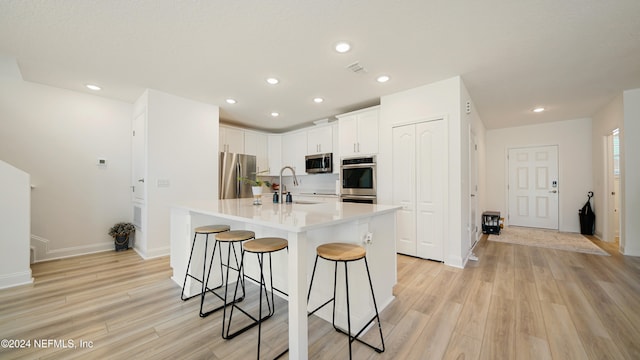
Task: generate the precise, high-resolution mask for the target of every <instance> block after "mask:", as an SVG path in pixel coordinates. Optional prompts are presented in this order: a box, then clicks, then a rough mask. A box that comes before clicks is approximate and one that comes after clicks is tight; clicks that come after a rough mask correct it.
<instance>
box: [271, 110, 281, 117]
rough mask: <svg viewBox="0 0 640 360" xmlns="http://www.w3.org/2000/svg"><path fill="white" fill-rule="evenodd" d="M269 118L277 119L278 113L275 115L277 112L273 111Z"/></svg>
mask: <svg viewBox="0 0 640 360" xmlns="http://www.w3.org/2000/svg"><path fill="white" fill-rule="evenodd" d="M271 116H273V117H278V116H280V113H277V112H275V111H274V112H272V113H271Z"/></svg>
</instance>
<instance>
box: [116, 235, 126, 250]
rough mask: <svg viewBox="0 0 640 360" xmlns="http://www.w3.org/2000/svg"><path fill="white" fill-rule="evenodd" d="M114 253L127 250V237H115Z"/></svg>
mask: <svg viewBox="0 0 640 360" xmlns="http://www.w3.org/2000/svg"><path fill="white" fill-rule="evenodd" d="M114 242H115V244H116V251H121V250H127V249H128V248H129V235H124V236H119V235H118V236H116V237H115V240H114Z"/></svg>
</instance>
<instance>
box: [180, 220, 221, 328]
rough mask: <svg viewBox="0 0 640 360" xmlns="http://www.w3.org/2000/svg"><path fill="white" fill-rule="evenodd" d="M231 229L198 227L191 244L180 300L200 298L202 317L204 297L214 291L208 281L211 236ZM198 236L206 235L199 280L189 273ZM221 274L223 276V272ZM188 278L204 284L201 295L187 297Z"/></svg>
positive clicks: (214, 226) (201, 314)
mask: <svg viewBox="0 0 640 360" xmlns="http://www.w3.org/2000/svg"><path fill="white" fill-rule="evenodd" d="M229 229H231V228H230V227H229V225H207V226H200V227H197V228H195V230H194V235H193V242H192V243H191V253H190V254H189V262H188V263H187V270H186V271H185V274H184V281H183V282H182V293H181V294H180V299H182V301H186V300H189V299H191V298H194V297H196V296H200V316H203V313H202V306H203V304H204V295H205V293H206V292H207V291H212V289H210V288H209V287H208V280H209V274H210V273H211V266H209V271H208V272H207V246H208V244H209V235H210V234H217V233H221V232H225V231H229ZM198 235H205V238H204V259H203V261H202V278H198V277H196V276H194V275H192V274H190V273H189V270H190V268H191V259H192V258H193V249H194V248H195V246H196V238H197V237H198ZM214 255H215V245H214V248H213V254H212V255H211V258H212V259H213V256H214ZM205 274H207V276H206V277H205ZM220 274H221V275H222V272H221V273H220ZM187 278H192V279H193V280H195V281H197V282H199V283H201V284H202V290H201V291H200V293H198V294H195V295H191V296H189V297H185V295H184V288H185V287H186V285H187ZM205 279H206V281H205Z"/></svg>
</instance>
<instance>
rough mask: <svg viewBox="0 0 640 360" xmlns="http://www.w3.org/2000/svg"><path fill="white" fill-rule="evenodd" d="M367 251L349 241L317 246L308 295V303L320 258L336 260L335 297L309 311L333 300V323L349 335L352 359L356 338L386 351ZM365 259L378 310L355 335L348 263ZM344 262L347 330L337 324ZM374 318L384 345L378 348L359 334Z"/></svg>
mask: <svg viewBox="0 0 640 360" xmlns="http://www.w3.org/2000/svg"><path fill="white" fill-rule="evenodd" d="M366 255H367V251H366V250H365V249H364V248H363V247H362V246H359V245H356V244H347V243H329V244H324V245H320V246H318V247H317V248H316V260H315V263H314V264H313V273H312V274H311V283H310V284H309V294H308V295H307V303H309V299H310V297H311V288H312V287H313V278H314V276H315V274H316V266H317V265H318V258H319V257H321V258H323V259H325V260H328V261H333V262H334V268H333V298H331V299H329V300H328V301H327V302H325V303H324V304H322V305H320V306H319V307H317V308H316V309H315V310H313V311H311V312H310V313H309V316H310V315H313V314H314V313H315V312H316V311H318V310H320V309H321V308H323V307H324V306H325V305H327V304H329V303H330V302H333V318H332V324H333V328H334V329H336V331H338V332H340V333H343V334H345V335H347V336H348V337H349V359H351V343H352V342H353V341H355V340H357V341H359V342H361V343H363V344H365V345H367V346H368V347H370V348H372V349H373V350H375V351H376V352H378V353H381V352H384V339H383V337H382V326H381V325H380V316H379V315H378V305H377V304H376V297H375V295H374V294H373V283H372V282H371V275H370V273H369V265H368V264H367V257H366ZM361 259H364V266H365V268H366V269H367V278H368V279H369V288H370V289H371V297H372V298H373V307H374V309H375V311H376V314H375V316H374V317H372V318H371V320H369V321H368V322H367V323H366V324H365V325H364V326H363V327H362V329H360V331H358V332H357V333H356V334H355V335H353V336H352V335H351V312H350V308H349V306H350V305H349V272H348V269H347V263H349V262H352V261H358V260H361ZM339 262H341V263H344V281H345V287H346V295H347V331H346V332H345V331H344V330H342V329H340V328H338V327H337V326H336V323H335V320H336V279H337V274H338V263H339ZM374 320H377V321H378V330H379V331H380V342H381V343H382V347H381V348H378V347H375V346H373V345H371V344H368V343H366V342H365V341H363V340H361V339H358V336H360V334H361V333H362V332H363V331H364V329H366V328H367V327H368V326H369V325H370V324H371V323H372V322H373V321H374Z"/></svg>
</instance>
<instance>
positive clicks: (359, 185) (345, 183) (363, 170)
mask: <svg viewBox="0 0 640 360" xmlns="http://www.w3.org/2000/svg"><path fill="white" fill-rule="evenodd" d="M376 182H377V174H376V157H375V155H372V156H366V157H357V158H344V159H342V161H341V165H340V184H341V188H340V195H341V199H342V201H343V202H361V203H370V204H375V203H376Z"/></svg>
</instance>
